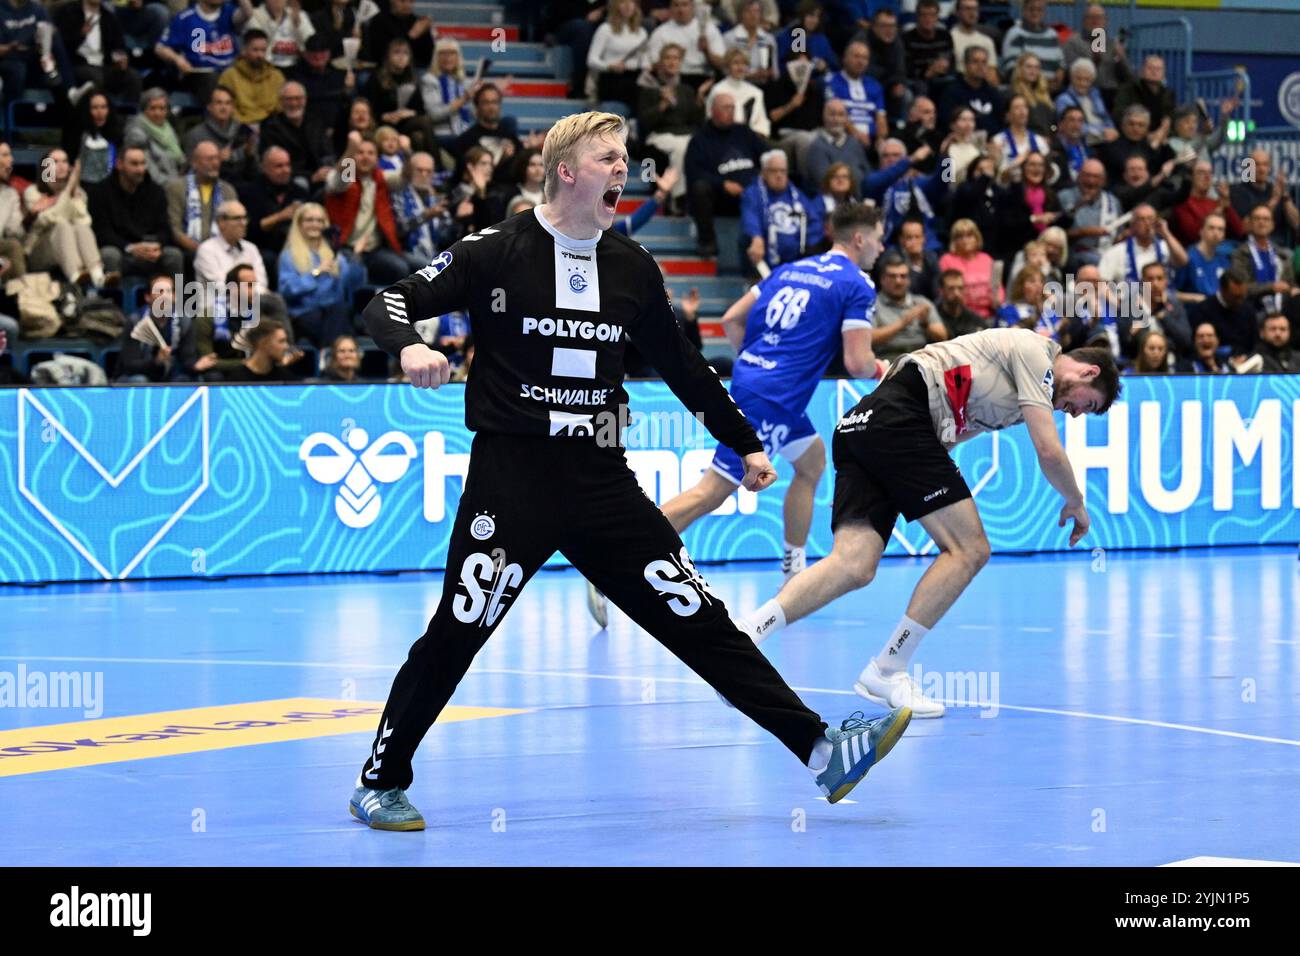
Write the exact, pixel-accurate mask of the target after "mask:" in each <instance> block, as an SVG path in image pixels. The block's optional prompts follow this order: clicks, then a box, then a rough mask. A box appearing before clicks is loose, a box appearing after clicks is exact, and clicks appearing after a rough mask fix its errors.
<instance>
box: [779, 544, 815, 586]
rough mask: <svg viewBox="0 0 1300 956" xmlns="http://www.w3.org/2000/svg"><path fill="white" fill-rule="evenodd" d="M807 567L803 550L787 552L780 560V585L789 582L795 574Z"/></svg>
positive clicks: (806, 557) (806, 555) (806, 556)
mask: <svg viewBox="0 0 1300 956" xmlns="http://www.w3.org/2000/svg"><path fill="white" fill-rule="evenodd" d="M807 567H808V554H807V552H806V551H804V549H803V548H800V549H798V550H797V551H787V552H785V554H784V555H783V556H782V558H781V577H782V580H781V583H782V584H784V583H785V582H787V581H789V580H790V579H791V578H792V577H794V576H795V575H796V574H798V573H800V572H801V571H803V570H804V569H805V568H807Z"/></svg>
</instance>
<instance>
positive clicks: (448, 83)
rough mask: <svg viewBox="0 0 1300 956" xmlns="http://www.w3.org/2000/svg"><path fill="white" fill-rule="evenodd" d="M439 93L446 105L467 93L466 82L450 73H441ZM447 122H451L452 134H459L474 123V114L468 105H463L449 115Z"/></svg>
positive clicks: (439, 76)
mask: <svg viewBox="0 0 1300 956" xmlns="http://www.w3.org/2000/svg"><path fill="white" fill-rule="evenodd" d="M438 93H439V95H440V96H441V97H442V102H443V104H444V105H445V104H447V103H451V102H453V101H454V100H457V99H459V98H460V97H461V96H464V95H465V84H464V83H462V82H460V81H459V80H458V79H456V78H455V77H454V76H452V75H451V74H450V73H440V74H439V75H438ZM447 122H448V123H450V124H451V135H452V136H459V135H460V134H461V133H463V132H465V130H467V129H469V128H470V127H471V126H473V125H474V115H473V114H472V113H471V112H470V111H469V107H468V106H462V107H461V108H460V109H458V110H456V112H454V113H451V114H450V115H448V117H447Z"/></svg>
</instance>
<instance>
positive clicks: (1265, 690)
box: [0, 549, 1300, 866]
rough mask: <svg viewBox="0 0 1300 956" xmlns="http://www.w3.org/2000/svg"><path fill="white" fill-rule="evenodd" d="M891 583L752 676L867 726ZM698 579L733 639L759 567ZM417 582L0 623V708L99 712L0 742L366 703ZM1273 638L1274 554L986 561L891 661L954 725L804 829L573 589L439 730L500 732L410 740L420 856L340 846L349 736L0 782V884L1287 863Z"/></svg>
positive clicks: (766, 743)
mask: <svg viewBox="0 0 1300 956" xmlns="http://www.w3.org/2000/svg"><path fill="white" fill-rule="evenodd" d="M923 567H924V562H923V561H921V560H917V559H890V560H886V561H885V562H884V564H883V566H882V568H881V570H880V573H879V574H878V576H877V578H876V580H875V582H874V583H873V584H872V586H871V587H870V588H868V589H866V590H865V591H862V592H858V593H856V594H853V595H850V596H848V597H846V598H844V599H842V600H841V601H839V602H837V603H835V604H833V605H831V606H829V607H827V608H825V609H824V610H823V611H822V612H821V613H819V614H817V615H815V616H813V617H811V618H809V619H807V620H805V621H801V622H799V623H798V624H796V625H793V626H792V627H791V628H789V629H788V630H787V631H786V632H784V633H782V634H780V635H778V636H777V637H775V638H773V639H772V640H770V641H769V642H767V643H766V644H764V651H765V653H767V654H768V655H769V657H770V658H771V659H772V661H773V662H774V663H775V664H776V666H777V667H778V668H779V669H780V670H781V672H782V673H783V674H784V676H785V677H786V679H787V680H788V681H789V682H790V683H791V685H792V686H794V687H795V688H796V689H798V690H799V691H800V693H801V695H802V696H803V697H804V699H805V700H806V701H807V702H808V703H809V705H810V706H812V707H813V708H814V709H815V710H818V711H819V712H821V713H822V715H823V716H824V717H825V718H826V719H827V720H828V721H831V720H833V721H836V722H838V721H839V720H840V719H842V718H843V717H845V716H847V715H848V714H849V713H850V712H852V711H854V710H857V709H859V708H861V709H864V710H866V711H867V713H868V715H871V714H874V713H878V712H879V711H878V710H877V709H876V708H873V707H872V706H871V705H870V704H868V703H867V702H865V701H862V700H860V699H859V698H857V697H856V696H854V695H853V694H852V691H851V690H850V688H851V685H852V682H853V679H854V677H855V676H856V675H857V672H858V670H859V669H860V668H861V667H862V666H863V665H864V664H865V663H866V662H867V660H868V659H869V657H870V656H871V655H872V654H874V653H875V652H876V651H877V650H878V648H879V647H880V645H881V644H882V643H883V642H884V639H885V637H886V636H887V635H888V632H889V631H890V629H891V628H892V626H893V624H894V622H895V621H896V620H897V618H898V616H899V615H900V614H901V613H902V611H903V609H904V606H905V603H906V600H907V595H908V594H909V592H910V590H911V588H912V586H913V584H914V583H915V581H916V579H917V578H918V576H919V575H920V573H921V570H922V568H923ZM704 573H705V576H706V577H707V578H708V580H709V581H710V583H711V584H712V585H713V587H714V590H715V591H717V592H718V593H719V594H720V595H721V596H722V597H723V598H724V600H725V601H726V602H727V604H728V606H729V607H732V608H733V609H735V608H739V609H741V610H748V609H750V608H752V607H754V606H756V605H757V604H758V603H760V602H761V601H762V600H763V599H765V598H766V597H768V596H770V594H771V593H772V592H774V591H775V589H776V588H777V587H778V586H779V583H780V573H779V571H778V570H776V565H775V564H774V565H772V566H770V567H769V566H765V565H757V564H742V565H730V566H721V567H711V568H705V569H704ZM440 583H441V576H440V575H435V574H425V575H403V576H399V577H381V576H340V577H326V578H279V579H265V580H248V581H229V582H224V583H222V582H156V583H140V584H118V585H82V586H56V587H49V588H44V589H27V590H9V591H5V592H3V593H0V635H3V636H2V638H0V679H2V678H3V676H4V674H5V673H6V672H8V673H9V674H11V675H15V674H17V672H18V668H19V667H20V666H21V667H22V668H24V669H25V670H26V672H28V673H31V672H44V673H46V674H49V673H52V672H60V671H65V672H66V671H78V672H93V673H98V674H102V681H103V683H102V700H100V701H99V702H98V704H99V707H100V708H102V713H100V712H96V713H95V715H94V716H93V717H86V716H85V710H84V709H67V708H58V707H48V706H46V707H36V706H16V705H13V704H12V703H11V705H10V706H7V707H4V708H0V738H2V737H3V736H4V735H5V734H6V733H7V732H10V731H15V730H18V729H21V728H33V729H35V728H39V727H41V726H47V725H57V724H69V723H73V722H78V723H79V724H85V726H86V728H87V731H86V732H87V733H88V734H90V733H92V732H94V728H95V727H96V726H99V725H97V724H96V721H107V720H110V719H112V718H119V717H130V716H133V715H149V714H159V713H164V712H166V713H170V712H174V711H181V710H187V709H190V708H206V707H214V706H217V705H232V704H247V703H253V702H264V701H283V700H286V699H294V698H314V699H324V700H333V701H342V702H344V703H347V702H356V701H361V702H364V701H380V702H382V701H383V700H384V698H385V697H386V695H387V691H388V688H389V684H390V681H391V679H392V676H393V674H394V673H395V671H396V668H397V667H398V665H399V663H400V661H401V660H402V659H403V657H404V655H405V652H406V649H407V647H408V646H409V644H410V643H411V642H412V641H413V640H414V639H415V638H416V637H418V636H419V634H420V633H421V632H422V631H423V628H424V626H425V623H426V620H427V618H428V617H429V615H430V614H431V613H432V611H433V609H434V606H435V604H436V602H437V599H438V594H439V586H440ZM1298 608H1300V562H1297V557H1296V553H1295V551H1294V550H1292V549H1258V550H1257V549H1250V550H1222V551H1198V552H1184V553H1174V554H1158V553H1151V554H1148V553H1118V552H1111V553H1109V554H1107V555H1105V556H1104V557H1102V556H1098V557H1094V556H1093V555H1091V554H1089V553H1087V552H1086V551H1080V552H1079V553H1076V554H1071V555H1062V556H1054V557H1043V556H1039V557H1034V558H1016V557H1005V558H996V559H994V560H993V561H992V563H991V564H990V565H989V566H988V567H987V568H986V569H985V571H984V572H983V573H982V574H981V575H980V576H979V577H978V578H977V579H976V581H975V583H974V584H973V585H972V587H971V588H970V590H969V591H968V592H967V593H966V594H965V596H964V597H963V598H962V599H961V600H960V601H959V603H958V604H957V606H956V607H955V608H954V609H953V611H952V613H951V614H950V615H949V617H948V618H947V619H945V620H944V621H942V622H941V623H940V625H939V627H938V628H937V629H936V630H935V631H934V632H933V633H932V634H931V635H930V636H929V637H928V638H926V640H925V642H924V643H923V644H922V645H921V648H920V650H919V651H918V653H917V658H916V661H915V664H918V665H920V667H921V668H922V673H921V677H922V680H923V682H929V686H932V687H936V688H941V692H942V693H943V694H944V695H945V696H947V697H948V698H949V699H954V700H959V701H961V702H963V703H965V704H966V706H953V707H950V709H949V713H948V716H946V717H944V718H942V719H939V720H928V721H914V722H913V723H912V726H911V728H910V729H909V731H908V733H907V735H906V736H905V737H904V738H903V740H902V741H901V742H900V743H899V745H898V747H897V748H896V749H895V750H894V752H893V753H892V754H890V755H889V756H888V757H887V758H886V759H885V760H884V761H883V762H882V763H881V764H880V765H879V766H878V767H877V768H875V769H874V770H873V771H872V772H871V774H870V776H869V777H868V778H867V780H866V781H865V782H864V783H863V784H862V785H861V786H860V787H858V789H857V790H856V791H854V793H853V794H852V796H851V797H850V799H849V800H846V801H844V802H843V803H841V804H838V805H836V806H829V805H828V804H826V803H825V802H824V801H823V800H821V799H819V798H818V795H817V791H816V789H815V787H814V786H813V783H812V779H811V776H810V775H809V773H808V772H807V770H805V769H804V768H803V767H801V766H800V765H799V764H798V762H797V761H796V760H794V759H793V758H792V757H791V756H790V755H789V754H788V753H787V752H786V751H785V749H784V748H783V747H782V746H781V745H780V744H778V743H777V742H776V741H775V740H773V739H771V738H769V737H767V736H766V735H765V734H764V733H763V732H762V731H760V730H759V729H758V728H757V727H756V726H754V725H752V724H750V723H749V722H748V721H747V720H746V719H745V718H744V717H742V716H740V715H739V714H737V713H735V712H734V711H730V710H727V709H725V708H724V707H723V706H722V705H720V704H719V703H718V701H717V699H716V698H715V697H714V695H713V693H712V691H711V690H710V689H709V688H708V687H707V686H705V685H704V684H702V683H701V682H700V681H699V680H698V679H697V678H695V676H694V675H693V674H692V673H690V672H689V671H688V670H687V669H686V668H685V667H683V666H682V665H681V664H679V663H678V662H677V661H676V660H675V659H674V658H672V657H671V656H670V655H669V654H668V653H667V652H666V651H664V650H663V649H662V648H661V647H660V646H659V645H658V644H657V643H656V642H655V641H653V640H652V639H651V638H650V637H648V636H647V635H646V634H644V633H642V632H641V631H639V630H638V629H637V628H635V627H634V626H633V625H632V624H631V623H630V622H629V621H628V620H627V619H626V618H624V617H622V616H621V615H620V614H618V613H617V612H614V619H613V620H611V623H610V627H609V630H608V631H607V632H599V631H597V629H596V627H595V625H594V624H592V623H591V622H590V620H589V619H588V617H587V613H586V605H585V592H584V589H583V584H582V581H581V579H580V578H578V577H577V576H576V575H575V574H574V573H573V572H571V571H551V572H543V573H541V574H539V575H538V576H537V578H535V579H534V581H533V582H532V583H531V584H530V585H529V587H528V588H527V589H525V591H524V593H523V595H522V596H521V597H520V598H519V600H518V602H517V604H516V606H515V607H514V608H513V609H512V610H511V612H510V613H509V614H508V615H507V617H506V619H505V622H504V624H503V625H502V627H501V629H500V630H499V631H498V632H497V635H496V636H495V637H494V638H493V640H492V641H491V642H490V643H489V644H488V645H487V647H486V648H485V649H484V650H483V652H482V653H481V654H480V655H479V657H478V659H477V660H476V662H475V665H474V667H473V669H472V670H471V672H470V673H469V675H468V676H467V677H466V679H465V680H464V682H463V683H462V684H461V686H460V689H459V690H458V692H457V694H456V696H455V697H454V698H453V700H452V703H453V705H460V706H463V707H484V708H508V709H511V710H519V711H522V712H517V713H510V714H507V715H502V716H484V717H480V718H478V719H466V720H461V721H459V722H455V723H447V724H439V725H437V726H435V727H434V728H433V729H432V730H431V731H430V733H429V735H428V737H427V738H426V739H425V743H424V745H423V747H422V749H421V751H420V753H419V754H418V757H417V760H416V780H415V784H414V786H413V787H412V789H411V797H412V800H413V802H414V803H415V805H416V806H417V807H419V808H420V809H421V811H422V812H423V813H424V815H425V817H426V818H427V820H428V821H429V829H428V830H427V831H425V832H423V833H380V832H374V831H370V830H368V829H366V828H365V827H363V826H361V825H360V824H357V823H355V822H353V821H352V820H351V819H350V817H349V816H348V812H347V798H348V796H349V794H350V792H351V788H352V785H353V780H354V779H355V777H356V775H357V772H358V770H359V768H360V764H361V762H362V761H363V760H364V758H365V756H366V753H367V748H368V747H369V745H370V739H371V731H370V730H365V731H361V732H357V731H353V732H349V733H344V734H337V735H335V734H326V735H322V736H314V737H311V738H309V739H301V740H291V741H282V742H271V743H258V744H251V745H247V746H227V747H223V748H221V749H212V750H204V751H200V752H193V753H186V754H180V755H170V756H157V757H148V758H145V759H129V760H121V761H119V762H107V763H100V764H97V765H91V766H78V767H67V768H64V769H49V770H34V771H26V770H23V771H22V772H18V771H15V770H13V769H12V768H13V767H14V766H15V765H16V764H17V763H18V761H17V760H15V761H13V762H11V763H9V764H6V762H5V761H0V799H3V802H4V805H5V806H6V807H7V808H8V809H7V811H6V812H5V813H4V814H3V815H0V864H3V865H7V866H13V865H58V864H62V865H78V864H108V865H113V864H137V865H139V864H156V865H174V864H182V865H183V864H215V865H258V864H307V865H316V864H335V865H348V864H359V865H367V866H368V865H440V864H471V865H498V866H499V865H516V864H548V865H549V864H559V865H565V864H634V865H655V864H722V865H750V864H789V865H816V864H850V865H858V866H893V865H943V864H955V865H979V866H988V865H1007V864H1029V865H1064V866H1092V865H1130V864H1131V865H1158V864H1167V863H1172V862H1176V861H1185V860H1189V859H1193V858H1197V857H1207V856H1210V857H1228V858H1242V859H1250V860H1268V861H1300V814H1297V813H1296V812H1295V795H1296V794H1297V793H1300V632H1298V629H1297V626H1296V620H1297V609H1298ZM11 686H12V685H11ZM29 703H30V702H29ZM172 719H173V720H175V718H174V717H173V718H172ZM366 721H367V725H368V726H369V725H371V724H372V723H373V722H375V721H373V720H372V719H371V718H366ZM66 730H67V729H66V728H64V732H63V733H62V734H61V735H53V734H45V735H41V734H39V733H33V734H31V735H29V736H31V739H45V738H49V737H54V738H55V739H56V740H63V739H66V738H67V736H68V733H67V732H66ZM7 739H10V740H12V739H14V738H13V737H12V735H11V736H10V737H9V738H7ZM0 746H3V744H0ZM60 756H61V755H60ZM23 759H26V758H23Z"/></svg>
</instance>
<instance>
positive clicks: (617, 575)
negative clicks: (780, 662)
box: [362, 432, 826, 790]
mask: <svg viewBox="0 0 1300 956" xmlns="http://www.w3.org/2000/svg"><path fill="white" fill-rule="evenodd" d="M555 551H559V552H560V553H562V554H563V555H564V556H565V557H566V558H568V560H569V561H570V562H571V563H572V564H573V566H574V567H575V568H577V569H578V571H580V572H581V573H582V574H583V575H584V576H585V577H586V578H587V580H588V581H590V582H591V583H592V584H594V585H595V586H596V587H597V588H599V589H600V590H601V591H602V592H603V593H604V594H605V595H606V596H608V597H609V599H610V600H612V601H613V602H614V603H615V604H616V605H618V607H620V608H622V609H623V611H624V612H625V613H626V614H627V615H628V616H629V617H630V618H632V620H633V621H635V622H636V623H637V624H639V625H640V626H641V627H643V628H644V629H645V630H646V631H648V632H649V633H650V634H651V635H653V636H654V637H655V638H656V639H657V640H658V641H659V642H660V643H662V644H663V645H664V646H665V647H667V648H668V650H670V651H672V652H673V654H675V655H676V656H677V657H678V658H680V659H681V660H682V661H683V662H684V663H685V664H686V665H687V666H688V667H690V668H691V669H692V670H693V671H695V673H697V674H699V675H700V677H702V678H704V679H705V680H706V681H708V683H709V684H710V685H712V686H713V688H714V689H715V690H717V691H718V692H719V693H721V694H722V695H723V696H724V697H726V698H727V700H729V701H730V702H731V703H732V704H734V705H735V706H736V709H737V710H739V711H740V712H741V713H743V714H745V715H746V716H748V717H750V718H751V719H753V720H754V721H755V722H756V723H758V724H759V725H760V726H761V727H763V728H764V729H765V730H767V731H769V732H771V733H772V734H773V735H774V736H776V737H777V738H778V739H779V740H780V741H781V743H783V744H785V746H786V747H787V748H789V750H790V751H791V752H792V753H793V754H794V755H795V756H796V757H798V758H799V760H800V761H801V762H803V763H807V761H808V758H809V756H810V755H811V754H812V748H813V744H814V742H816V741H817V740H819V739H822V738H823V737H824V735H825V731H826V724H825V723H823V722H822V720H821V718H820V717H818V716H817V714H815V713H813V712H812V711H811V710H809V709H808V708H807V707H805V706H804V704H803V702H802V701H800V700H799V698H798V696H796V694H795V693H794V691H792V690H791V689H790V688H789V687H788V686H787V685H786V683H785V681H784V680H782V679H781V675H780V674H778V673H777V671H776V669H775V668H774V667H772V665H771V664H770V663H768V661H767V658H766V657H764V656H763V655H762V653H761V652H760V651H759V650H758V648H757V647H756V646H755V645H754V643H753V641H752V640H750V638H749V637H748V636H747V635H746V634H744V633H743V632H742V631H740V630H739V629H738V628H737V627H736V625H735V624H733V623H732V622H731V618H730V617H729V616H728V614H727V609H726V608H725V607H724V606H723V604H722V601H721V600H720V599H719V598H717V597H716V596H714V595H713V593H712V592H711V591H710V590H709V587H708V585H707V584H706V583H705V582H704V579H703V578H702V577H700V575H699V573H698V572H697V571H696V570H695V567H694V565H693V564H692V563H691V559H690V558H689V557H688V556H687V554H686V548H685V547H684V546H683V545H682V540H681V538H680V537H678V535H677V532H676V531H674V530H673V527H672V525H671V524H670V523H669V522H668V519H667V518H665V517H664V515H663V513H662V512H661V511H660V510H659V509H658V508H657V507H655V505H654V503H653V502H652V501H651V500H650V499H649V498H647V497H646V495H645V493H644V492H643V491H642V490H641V486H640V485H639V484H638V483H637V480H636V477H635V476H634V475H633V474H632V471H631V469H630V468H628V466H627V462H626V459H625V458H624V455H623V450H622V449H621V448H617V447H609V448H602V447H600V446H598V445H597V444H596V443H595V442H594V441H592V440H591V439H590V438H563V437H532V436H519V435H498V434H485V433H482V432H480V433H479V434H478V435H477V436H475V438H474V444H473V447H472V449H471V452H470V461H469V474H468V476H467V477H466V479H465V490H464V493H463V495H462V496H461V500H460V508H459V510H458V511H457V513H456V523H455V526H454V527H453V529H452V533H451V540H450V542H449V545H448V552H447V574H446V577H445V578H444V580H443V588H442V600H441V601H439V602H438V610H437V612H436V613H435V614H434V616H433V620H431V621H430V622H429V627H428V629H427V630H426V631H425V632H424V636H423V637H421V638H420V639H419V640H418V641H416V642H415V644H414V645H413V646H412V647H411V651H410V654H409V655H408V656H407V659H406V663H405V664H403V665H402V668H401V670H399V671H398V673H397V678H396V679H395V680H394V681H393V688H392V690H391V691H390V692H389V695H388V703H387V705H386V706H385V707H384V714H383V717H382V718H381V719H380V721H379V728H378V731H377V733H376V737H375V742H374V745H373V747H372V748H371V753H370V757H369V759H367V761H366V765H365V768H364V769H363V770H362V782H363V784H364V785H365V786H367V787H371V788H373V789H376V790H387V789H390V788H393V787H399V788H402V789H406V788H407V787H409V786H410V785H411V780H412V776H413V774H412V770H411V760H412V758H413V757H414V756H415V750H416V748H417V747H418V746H419V745H420V741H421V740H423V739H424V735H425V733H426V732H428V730H429V728H430V727H431V726H433V722H434V721H435V720H436V719H437V717H438V714H439V713H441V712H442V709H443V707H445V706H446V704H447V701H448V700H450V699H451V695H452V693H453V692H454V691H455V689H456V685H457V684H459V683H460V680H461V678H462V677H463V676H464V675H465V672H466V671H467V670H468V669H469V666H470V663H471V662H472V661H473V660H474V655H475V654H477V653H478V651H479V648H481V647H482V646H483V645H484V644H485V643H486V642H487V639H488V638H489V637H491V636H492V632H493V631H494V630H495V629H496V627H497V626H498V625H499V624H500V623H501V621H502V620H503V619H504V618H505V615H506V614H507V612H508V611H509V609H510V606H511V605H512V604H513V603H514V602H515V601H516V600H517V599H518V597H519V592H520V591H521V590H522V589H523V587H524V585H525V584H527V583H528V580H529V578H531V577H532V576H533V574H534V573H536V571H537V569H538V568H540V567H541V566H542V564H543V563H544V562H545V561H546V559H547V558H549V557H550V556H551V554H552V553H554V552H555Z"/></svg>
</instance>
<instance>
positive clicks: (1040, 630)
mask: <svg viewBox="0 0 1300 956" xmlns="http://www.w3.org/2000/svg"><path fill="white" fill-rule="evenodd" d="M1019 630H1021V631H1030V632H1031V633H1034V634H1051V633H1052V628H1050V627H1022V628H1019Z"/></svg>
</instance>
